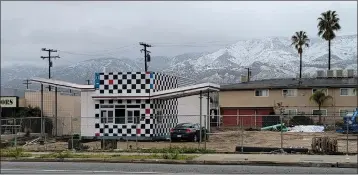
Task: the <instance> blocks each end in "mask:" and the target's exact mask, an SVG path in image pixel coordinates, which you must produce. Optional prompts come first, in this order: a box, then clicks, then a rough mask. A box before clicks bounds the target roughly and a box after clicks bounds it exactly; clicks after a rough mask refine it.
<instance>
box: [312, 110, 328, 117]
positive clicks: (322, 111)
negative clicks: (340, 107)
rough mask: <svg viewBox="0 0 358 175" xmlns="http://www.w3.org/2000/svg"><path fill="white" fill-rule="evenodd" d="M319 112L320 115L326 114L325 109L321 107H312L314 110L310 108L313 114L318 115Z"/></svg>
mask: <svg viewBox="0 0 358 175" xmlns="http://www.w3.org/2000/svg"><path fill="white" fill-rule="evenodd" d="M320 113H321V115H322V116H327V109H321V110H318V109H314V110H312V114H313V115H319V114H320Z"/></svg>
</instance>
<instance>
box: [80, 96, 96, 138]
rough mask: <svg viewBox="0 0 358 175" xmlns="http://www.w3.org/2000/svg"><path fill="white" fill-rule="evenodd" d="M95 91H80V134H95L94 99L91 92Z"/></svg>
mask: <svg viewBox="0 0 358 175" xmlns="http://www.w3.org/2000/svg"><path fill="white" fill-rule="evenodd" d="M94 93H95V91H82V92H81V136H94V134H95V108H94V105H95V103H94V102H95V101H94V100H93V99H92V97H91V96H92V94H94Z"/></svg>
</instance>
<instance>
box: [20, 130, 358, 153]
mask: <svg viewBox="0 0 358 175" xmlns="http://www.w3.org/2000/svg"><path fill="white" fill-rule="evenodd" d="M241 133H242V132H241V131H235V130H233V129H231V131H218V132H214V133H212V134H211V135H210V138H209V141H208V142H207V143H206V148H208V149H213V150H216V151H218V152H234V151H235V147H236V146H240V145H241V143H242V141H241V138H242V136H241ZM320 136H329V137H332V138H337V139H338V146H339V151H340V152H345V151H346V145H347V144H346V143H347V141H346V135H344V134H338V133H334V132H325V133H290V132H286V133H283V139H284V142H283V146H284V147H305V148H309V149H310V148H311V142H312V138H313V137H320ZM349 138H350V139H349V141H348V142H349V147H348V148H349V152H351V153H356V152H357V136H350V137H349ZM243 139H244V142H243V144H244V146H262V147H280V145H281V141H280V139H281V133H280V132H271V131H244V134H243ZM85 145H88V146H89V147H90V150H100V149H101V143H100V141H97V142H89V143H85ZM169 146H177V147H195V148H197V147H199V144H198V143H193V142H181V143H177V142H176V143H170V142H138V143H135V142H131V141H129V142H118V149H128V148H130V147H132V148H133V149H134V148H136V147H139V148H146V149H150V148H166V147H169ZM200 147H203V148H204V147H205V143H202V144H201V145H200ZM24 148H25V149H26V150H28V151H45V150H65V149H67V142H56V143H48V144H46V145H45V146H40V145H28V146H25V147H24Z"/></svg>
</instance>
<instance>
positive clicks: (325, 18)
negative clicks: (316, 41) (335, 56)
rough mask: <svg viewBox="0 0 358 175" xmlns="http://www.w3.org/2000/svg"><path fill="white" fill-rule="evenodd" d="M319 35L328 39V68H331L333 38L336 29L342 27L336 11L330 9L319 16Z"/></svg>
mask: <svg viewBox="0 0 358 175" xmlns="http://www.w3.org/2000/svg"><path fill="white" fill-rule="evenodd" d="M318 20H319V21H318V25H317V27H318V36H320V37H322V38H323V39H325V40H326V41H328V70H331V40H333V39H334V38H335V37H336V34H335V33H334V32H335V31H338V30H340V29H341V26H340V25H339V18H338V14H337V13H336V11H331V10H328V11H326V12H323V13H322V14H321V17H319V18H318Z"/></svg>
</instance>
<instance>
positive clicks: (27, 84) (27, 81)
mask: <svg viewBox="0 0 358 175" xmlns="http://www.w3.org/2000/svg"><path fill="white" fill-rule="evenodd" d="M24 81H25V82H24V83H22V84H26V89H29V84H32V83H30V82H29V79H26V80H24Z"/></svg>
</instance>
